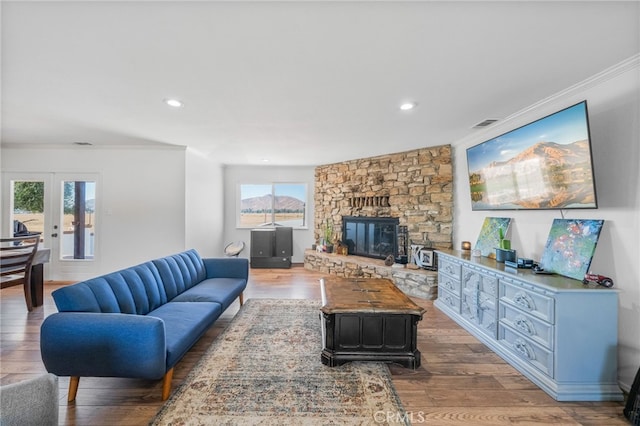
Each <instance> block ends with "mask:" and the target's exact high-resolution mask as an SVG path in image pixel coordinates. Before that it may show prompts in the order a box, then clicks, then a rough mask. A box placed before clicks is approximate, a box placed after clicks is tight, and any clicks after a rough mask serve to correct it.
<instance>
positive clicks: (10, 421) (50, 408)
mask: <svg viewBox="0 0 640 426" xmlns="http://www.w3.org/2000/svg"><path fill="white" fill-rule="evenodd" d="M58 405H59V402H58V376H56V375H53V374H50V373H48V374H43V375H41V376H38V377H36V378H33V379H28V380H25V381H23V382H19V383H12V384H10V385H4V386H2V387H0V425H2V426H31V425H38V426H57V424H58Z"/></svg>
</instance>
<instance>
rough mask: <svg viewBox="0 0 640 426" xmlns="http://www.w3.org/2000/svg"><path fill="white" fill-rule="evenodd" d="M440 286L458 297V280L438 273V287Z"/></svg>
mask: <svg viewBox="0 0 640 426" xmlns="http://www.w3.org/2000/svg"><path fill="white" fill-rule="evenodd" d="M441 287H442V288H444V289H446V290H449V291H450V292H452V293H454V294H456V295H458V297H460V280H457V279H455V278H452V277H451V276H449V275H446V274H442V273H438V288H441Z"/></svg>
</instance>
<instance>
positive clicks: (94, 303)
mask: <svg viewBox="0 0 640 426" xmlns="http://www.w3.org/2000/svg"><path fill="white" fill-rule="evenodd" d="M52 296H53V299H54V301H55V303H56V306H57V308H58V311H59V312H104V313H123V314H139V315H145V314H147V313H149V312H150V311H152V310H153V309H155V308H157V307H158V306H161V305H162V304H163V303H166V301H167V296H166V293H165V292H164V291H163V290H162V283H161V282H160V275H159V273H158V270H157V268H156V266H155V265H154V264H153V263H152V262H146V263H143V264H141V265H137V266H133V267H131V268H128V269H124V270H122V271H117V272H112V273H110V274H107V275H103V276H100V277H97V278H92V279H89V280H86V281H83V282H81V283H78V284H75V285H71V286H67V287H63V288H60V289H58V290H55V291H54V292H53V293H52Z"/></svg>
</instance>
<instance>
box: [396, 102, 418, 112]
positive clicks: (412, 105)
mask: <svg viewBox="0 0 640 426" xmlns="http://www.w3.org/2000/svg"><path fill="white" fill-rule="evenodd" d="M417 106H418V103H417V102H405V103H403V104H401V105H400V109H401V110H402V111H410V110H412V109H414V108H415V107H417Z"/></svg>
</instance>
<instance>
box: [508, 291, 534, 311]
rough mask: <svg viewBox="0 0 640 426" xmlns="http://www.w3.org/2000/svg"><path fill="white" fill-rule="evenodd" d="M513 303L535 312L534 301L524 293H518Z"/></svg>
mask: <svg viewBox="0 0 640 426" xmlns="http://www.w3.org/2000/svg"><path fill="white" fill-rule="evenodd" d="M513 301H514V303H515V304H516V305H518V306H520V307H522V308H524V309H527V310H529V311H533V309H534V307H535V305H534V304H533V300H531V298H530V297H529V296H528V295H527V294H526V293H523V292H519V293H517V294H516V295H515V296H514V298H513Z"/></svg>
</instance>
